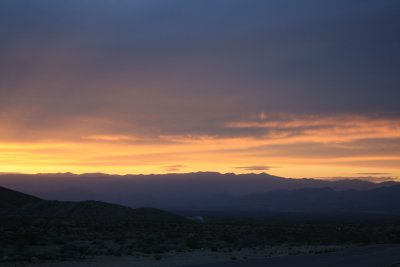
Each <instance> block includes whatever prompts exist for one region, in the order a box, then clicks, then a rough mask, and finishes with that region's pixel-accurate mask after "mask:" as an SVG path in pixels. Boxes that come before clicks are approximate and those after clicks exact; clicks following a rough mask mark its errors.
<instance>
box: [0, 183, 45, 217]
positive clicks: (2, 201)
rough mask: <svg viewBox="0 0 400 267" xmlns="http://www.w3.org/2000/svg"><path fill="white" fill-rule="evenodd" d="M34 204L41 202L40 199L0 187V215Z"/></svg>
mask: <svg viewBox="0 0 400 267" xmlns="http://www.w3.org/2000/svg"><path fill="white" fill-rule="evenodd" d="M36 202H41V199H40V198H37V197H34V196H30V195H27V194H24V193H20V192H17V191H14V190H10V189H7V188H4V187H1V186H0V214H3V213H6V212H9V211H10V210H15V209H17V208H19V207H21V206H23V205H27V204H30V203H36Z"/></svg>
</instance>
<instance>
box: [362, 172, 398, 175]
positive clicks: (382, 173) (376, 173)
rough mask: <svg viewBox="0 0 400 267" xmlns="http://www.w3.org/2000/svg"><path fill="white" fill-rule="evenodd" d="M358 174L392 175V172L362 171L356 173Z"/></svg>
mask: <svg viewBox="0 0 400 267" xmlns="http://www.w3.org/2000/svg"><path fill="white" fill-rule="evenodd" d="M356 174H360V175H391V173H387V172H360V173H356Z"/></svg>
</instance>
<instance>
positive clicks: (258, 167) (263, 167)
mask: <svg viewBox="0 0 400 267" xmlns="http://www.w3.org/2000/svg"><path fill="white" fill-rule="evenodd" d="M271 168H276V167H271V166H266V165H253V166H240V167H235V169H241V170H245V171H268V170H270V169H271Z"/></svg>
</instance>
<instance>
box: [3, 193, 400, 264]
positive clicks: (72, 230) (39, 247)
mask: <svg viewBox="0 0 400 267" xmlns="http://www.w3.org/2000/svg"><path fill="white" fill-rule="evenodd" d="M0 195H1V200H2V202H1V204H0V211H1V213H0V214H1V216H0V220H1V223H0V259H1V260H2V261H3V262H7V261H27V260H29V261H39V260H69V259H81V258H85V257H90V256H96V255H114V256H119V255H130V254H134V253H147V254H151V255H153V257H154V259H155V260H161V259H162V257H163V255H162V254H163V253H165V252H168V251H178V252H179V251H185V250H194V249H209V250H212V251H219V252H232V251H235V250H241V249H244V248H253V249H254V250H256V249H257V248H265V247H269V246H275V245H288V246H295V245H327V244H331V245H335V244H371V243H400V219H397V218H395V217H393V218H391V219H385V220H382V219H380V220H377V219H370V220H357V219H343V220H342V219H341V220H333V219H319V220H316V219H313V220H309V219H304V218H303V219H301V218H300V217H296V218H295V217H292V218H289V217H287V218H278V217H276V218H273V217H269V218H262V217H259V218H255V217H252V218H250V217H249V218H243V217H240V218H235V217H229V218H221V217H219V218H218V217H206V218H205V219H206V220H205V221H206V222H205V223H197V222H195V221H191V220H188V219H185V218H184V217H181V216H178V215H174V214H171V213H168V212H164V211H160V210H157V209H130V208H126V207H122V206H118V205H111V204H107V203H102V202H94V201H91V202H54V201H45V200H41V199H38V198H35V197H31V196H28V195H25V194H21V193H18V192H15V191H11V190H8V189H5V188H0Z"/></svg>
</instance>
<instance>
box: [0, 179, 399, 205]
mask: <svg viewBox="0 0 400 267" xmlns="http://www.w3.org/2000/svg"><path fill="white" fill-rule="evenodd" d="M0 185H2V186H5V187H7V188H10V189H13V190H17V191H21V192H25V193H28V194H31V195H35V196H38V197H40V198H42V199H49V200H52V199H57V200H60V201H74V202H76V201H85V200H96V201H103V202H109V203H115V204H120V205H124V206H129V207H133V208H139V207H156V208H162V209H170V210H177V209H198V208H210V207H211V208H215V207H222V206H229V205H230V206H233V203H237V202H241V201H242V202H243V204H240V205H239V204H238V205H237V206H244V205H245V204H244V203H248V202H249V201H250V199H253V201H255V202H256V200H258V199H260V198H262V197H263V198H266V199H267V200H268V202H269V201H272V200H271V198H274V199H279V198H284V199H286V198H289V199H291V198H300V199H302V202H304V201H306V199H308V198H305V197H302V196H303V195H304V196H306V195H309V198H315V199H316V201H317V197H318V196H319V194H322V195H323V196H324V199H321V201H322V200H323V201H324V202H326V201H327V202H329V203H331V202H332V201H333V200H330V199H329V197H331V198H334V197H335V196H336V195H337V196H336V197H338V198H341V199H348V198H349V197H348V195H354V196H360V197H361V195H362V194H363V191H368V190H373V189H378V188H384V187H389V186H394V185H399V183H397V182H382V183H374V182H370V181H363V180H358V179H345V180H332V181H331V180H322V179H291V178H282V177H278V176H273V175H269V174H266V173H262V174H239V175H238V174H233V173H227V174H220V173H214V172H198V173H187V174H162V175H108V174H101V173H92V174H81V175H77V174H72V173H60V174H34V175H28V174H2V175H0ZM327 188H330V190H328V189H327ZM313 189H320V190H313ZM296 190H300V191H296ZM304 190H305V191H304ZM307 190H308V191H307ZM349 190H354V191H349ZM272 192H274V193H272ZM336 192H337V193H336ZM269 193H271V194H269ZM321 198H322V196H321ZM363 198H364V197H363ZM307 201H310V200H309V199H308V200H307ZM318 201H320V200H319V199H318ZM272 202H273V201H272ZM302 202H298V203H297V202H296V203H293V204H296V205H300V203H302ZM227 203H228V204H229V205H228V204H227ZM284 203H285V202H283V201H276V203H275V204H274V205H272V204H271V205H269V206H268V205H263V206H262V208H263V209H265V208H266V207H269V208H271V209H275V207H281V208H284V209H290V208H288V207H287V206H285V204H284ZM332 203H333V202H332ZM288 205H289V204H288ZM332 205H333V204H332ZM334 205H338V204H337V203H336V202H335V204H334ZM253 206H254V207H260V208H261V205H260V204H258V203H255V204H254V205H253ZM303 206H307V205H306V204H304V205H303ZM315 209H316V208H315Z"/></svg>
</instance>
